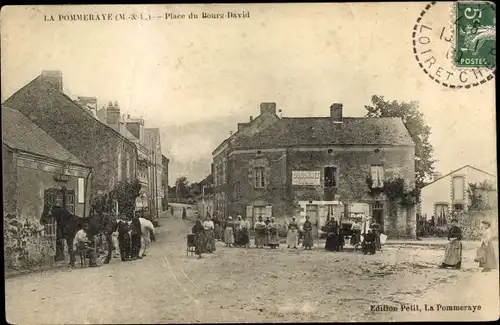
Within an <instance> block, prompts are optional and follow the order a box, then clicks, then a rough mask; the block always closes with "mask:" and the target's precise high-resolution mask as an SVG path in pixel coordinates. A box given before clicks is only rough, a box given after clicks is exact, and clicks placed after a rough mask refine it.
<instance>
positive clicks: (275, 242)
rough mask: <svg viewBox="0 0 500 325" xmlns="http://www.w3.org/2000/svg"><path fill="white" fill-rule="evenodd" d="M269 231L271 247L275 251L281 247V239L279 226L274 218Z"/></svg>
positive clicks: (268, 226) (269, 225) (268, 227)
mask: <svg viewBox="0 0 500 325" xmlns="http://www.w3.org/2000/svg"><path fill="white" fill-rule="evenodd" d="M267 229H268V231H269V247H271V249H275V248H277V247H279V245H280V237H279V234H278V224H277V223H276V222H274V218H271V222H269V224H268V225H267Z"/></svg>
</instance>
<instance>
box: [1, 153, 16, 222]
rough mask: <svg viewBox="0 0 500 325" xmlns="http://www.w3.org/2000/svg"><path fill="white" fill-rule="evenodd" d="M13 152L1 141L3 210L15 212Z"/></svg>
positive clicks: (14, 163) (14, 162)
mask: <svg viewBox="0 0 500 325" xmlns="http://www.w3.org/2000/svg"><path fill="white" fill-rule="evenodd" d="M15 155H16V154H15V153H14V152H13V151H11V150H9V149H8V148H7V147H6V146H5V145H4V144H3V143H2V171H3V210H4V211H5V212H6V213H13V214H15V213H16V207H17V195H16V193H17V167H16V159H15Z"/></svg>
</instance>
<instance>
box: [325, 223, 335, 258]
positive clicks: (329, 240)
mask: <svg viewBox="0 0 500 325" xmlns="http://www.w3.org/2000/svg"><path fill="white" fill-rule="evenodd" d="M325 231H326V242H325V249H326V250H327V251H330V252H333V251H336V250H337V247H338V229H337V224H336V222H335V220H333V219H332V218H329V219H328V220H327V221H326V225H325Z"/></svg>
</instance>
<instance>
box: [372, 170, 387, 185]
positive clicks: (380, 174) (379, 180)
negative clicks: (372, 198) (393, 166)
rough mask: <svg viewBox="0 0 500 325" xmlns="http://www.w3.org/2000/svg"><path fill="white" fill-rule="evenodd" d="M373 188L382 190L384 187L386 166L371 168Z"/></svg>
mask: <svg viewBox="0 0 500 325" xmlns="http://www.w3.org/2000/svg"><path fill="white" fill-rule="evenodd" d="M370 172H371V177H372V181H373V184H372V187H373V188H380V187H383V186H384V166H371V167H370Z"/></svg>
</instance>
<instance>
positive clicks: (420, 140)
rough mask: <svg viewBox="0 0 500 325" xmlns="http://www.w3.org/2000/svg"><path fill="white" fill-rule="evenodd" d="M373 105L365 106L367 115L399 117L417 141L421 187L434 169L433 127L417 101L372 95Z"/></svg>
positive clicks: (419, 186)
mask: <svg viewBox="0 0 500 325" xmlns="http://www.w3.org/2000/svg"><path fill="white" fill-rule="evenodd" d="M371 101H372V106H368V105H366V106H365V109H366V110H367V111H368V112H367V113H366V116H367V117H399V118H401V119H402V120H403V123H404V124H405V126H406V128H407V129H408V132H409V133H410V136H411V138H412V139H413V141H414V142H415V186H416V188H417V189H420V188H421V187H422V186H424V185H425V183H424V181H425V179H426V178H427V177H430V176H432V173H433V171H434V167H433V164H434V162H435V160H433V159H432V153H433V148H432V145H431V143H430V141H429V136H430V135H431V128H430V127H429V126H428V125H427V124H426V123H425V121H424V115H423V114H422V113H421V112H420V111H419V108H418V106H419V103H418V102H417V101H410V102H409V103H407V102H397V101H392V102H390V101H386V100H384V97H383V96H376V95H374V96H372V98H371Z"/></svg>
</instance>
